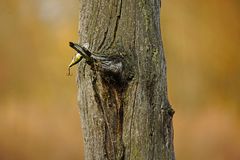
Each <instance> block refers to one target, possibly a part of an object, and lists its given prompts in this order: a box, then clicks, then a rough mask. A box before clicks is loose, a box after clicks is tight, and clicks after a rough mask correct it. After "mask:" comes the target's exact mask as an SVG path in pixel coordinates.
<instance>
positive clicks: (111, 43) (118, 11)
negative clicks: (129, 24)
mask: <svg viewBox="0 0 240 160" xmlns="http://www.w3.org/2000/svg"><path fill="white" fill-rule="evenodd" d="M121 13H122V0H119V1H118V8H117V17H116V22H115V27H114V31H113V39H112V41H111V42H110V44H109V46H108V47H107V49H109V48H111V47H112V45H113V44H114V42H115V39H116V35H117V30H118V26H119V21H120V18H121Z"/></svg>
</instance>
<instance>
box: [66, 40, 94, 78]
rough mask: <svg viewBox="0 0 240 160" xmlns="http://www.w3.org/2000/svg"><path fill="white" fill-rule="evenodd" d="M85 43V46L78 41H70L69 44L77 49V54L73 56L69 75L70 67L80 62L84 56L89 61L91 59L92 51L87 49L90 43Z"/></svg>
mask: <svg viewBox="0 0 240 160" xmlns="http://www.w3.org/2000/svg"><path fill="white" fill-rule="evenodd" d="M84 45H85V46H84V47H81V46H80V45H78V44H77V43H73V42H69V46H70V47H71V48H73V49H74V50H75V51H77V54H76V55H75V56H74V57H73V59H72V61H71V63H70V64H69V65H68V76H70V75H71V73H70V68H71V67H72V66H74V65H76V64H77V63H79V62H80V61H81V60H82V59H83V58H85V59H86V60H87V61H91V55H92V53H91V52H90V51H89V50H88V49H87V48H88V46H89V45H88V44H87V43H86V44H84Z"/></svg>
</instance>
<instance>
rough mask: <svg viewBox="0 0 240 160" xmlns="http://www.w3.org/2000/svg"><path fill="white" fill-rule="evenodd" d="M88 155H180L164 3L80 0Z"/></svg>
mask: <svg viewBox="0 0 240 160" xmlns="http://www.w3.org/2000/svg"><path fill="white" fill-rule="evenodd" d="M79 37H80V38H79V44H80V46H86V47H87V46H89V47H88V50H89V51H90V52H91V53H92V55H88V56H89V57H90V59H86V63H80V65H79V68H78V82H77V83H78V104H79V107H80V113H81V122H82V127H83V131H84V147H85V148H84V150H85V160H105V159H108V160H129V159H131V160H174V159H175V156H174V148H173V127H172V116H173V114H174V111H173V110H172V108H171V106H170V104H169V102H168V98H167V82H166V62H165V58H164V52H163V45H162V40H161V33H160V0H80V19H79Z"/></svg>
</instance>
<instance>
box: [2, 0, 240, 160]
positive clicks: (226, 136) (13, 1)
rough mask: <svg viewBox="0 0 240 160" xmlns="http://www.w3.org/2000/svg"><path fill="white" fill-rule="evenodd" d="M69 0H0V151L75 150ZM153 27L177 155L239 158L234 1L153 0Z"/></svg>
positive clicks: (78, 140) (239, 21)
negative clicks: (157, 4)
mask: <svg viewBox="0 0 240 160" xmlns="http://www.w3.org/2000/svg"><path fill="white" fill-rule="evenodd" d="M78 3H79V2H78V1H77V0H68V1H67V0H30V1H29V0H7V1H0V13H1V14H0V23H1V25H0V160H43V159H44V160H66V159H67V160H79V159H82V158H83V144H82V131H81V127H80V119H79V109H78V107H77V100H76V78H75V75H76V71H73V72H74V76H71V77H68V76H66V72H67V65H68V63H69V62H70V60H71V58H72V56H73V55H74V51H73V50H72V49H70V48H69V47H68V41H77V39H78V34H77V30H78V9H79V4H78ZM161 27H162V36H163V42H164V48H165V54H166V57H167V64H168V88H169V89H168V90H169V99H170V101H171V104H172V105H173V108H174V109H175V111H176V114H175V116H174V129H175V138H174V141H175V151H176V157H177V159H178V160H239V159H240V152H239V151H240V150H239V148H240V97H239V93H240V1H239V0H227V1H226V0H201V1H198V0H181V1H179V0H162V11H161ZM74 69H75V68H74Z"/></svg>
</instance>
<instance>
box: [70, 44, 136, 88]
mask: <svg viewBox="0 0 240 160" xmlns="http://www.w3.org/2000/svg"><path fill="white" fill-rule="evenodd" d="M69 46H70V47H72V48H73V49H74V50H76V51H77V52H78V54H76V56H75V61H74V59H73V62H72V63H71V64H70V65H69V67H72V66H73V65H75V64H77V63H78V62H80V61H81V60H82V59H83V58H84V59H85V60H86V63H87V64H88V65H90V66H91V68H92V70H94V71H97V72H99V73H100V75H101V77H102V79H103V80H104V81H105V82H107V83H109V84H114V85H117V86H126V85H127V83H128V81H130V80H131V79H132V78H133V77H134V74H133V72H132V69H131V67H130V66H129V64H130V63H129V62H128V61H129V60H128V59H127V58H126V57H125V56H124V54H121V53H111V54H109V55H106V53H105V54H94V53H91V52H90V51H89V50H88V49H87V48H85V47H82V46H80V45H78V44H76V43H73V42H69ZM111 52H112V51H111ZM115 52H117V51H115ZM76 57H77V58H76Z"/></svg>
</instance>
